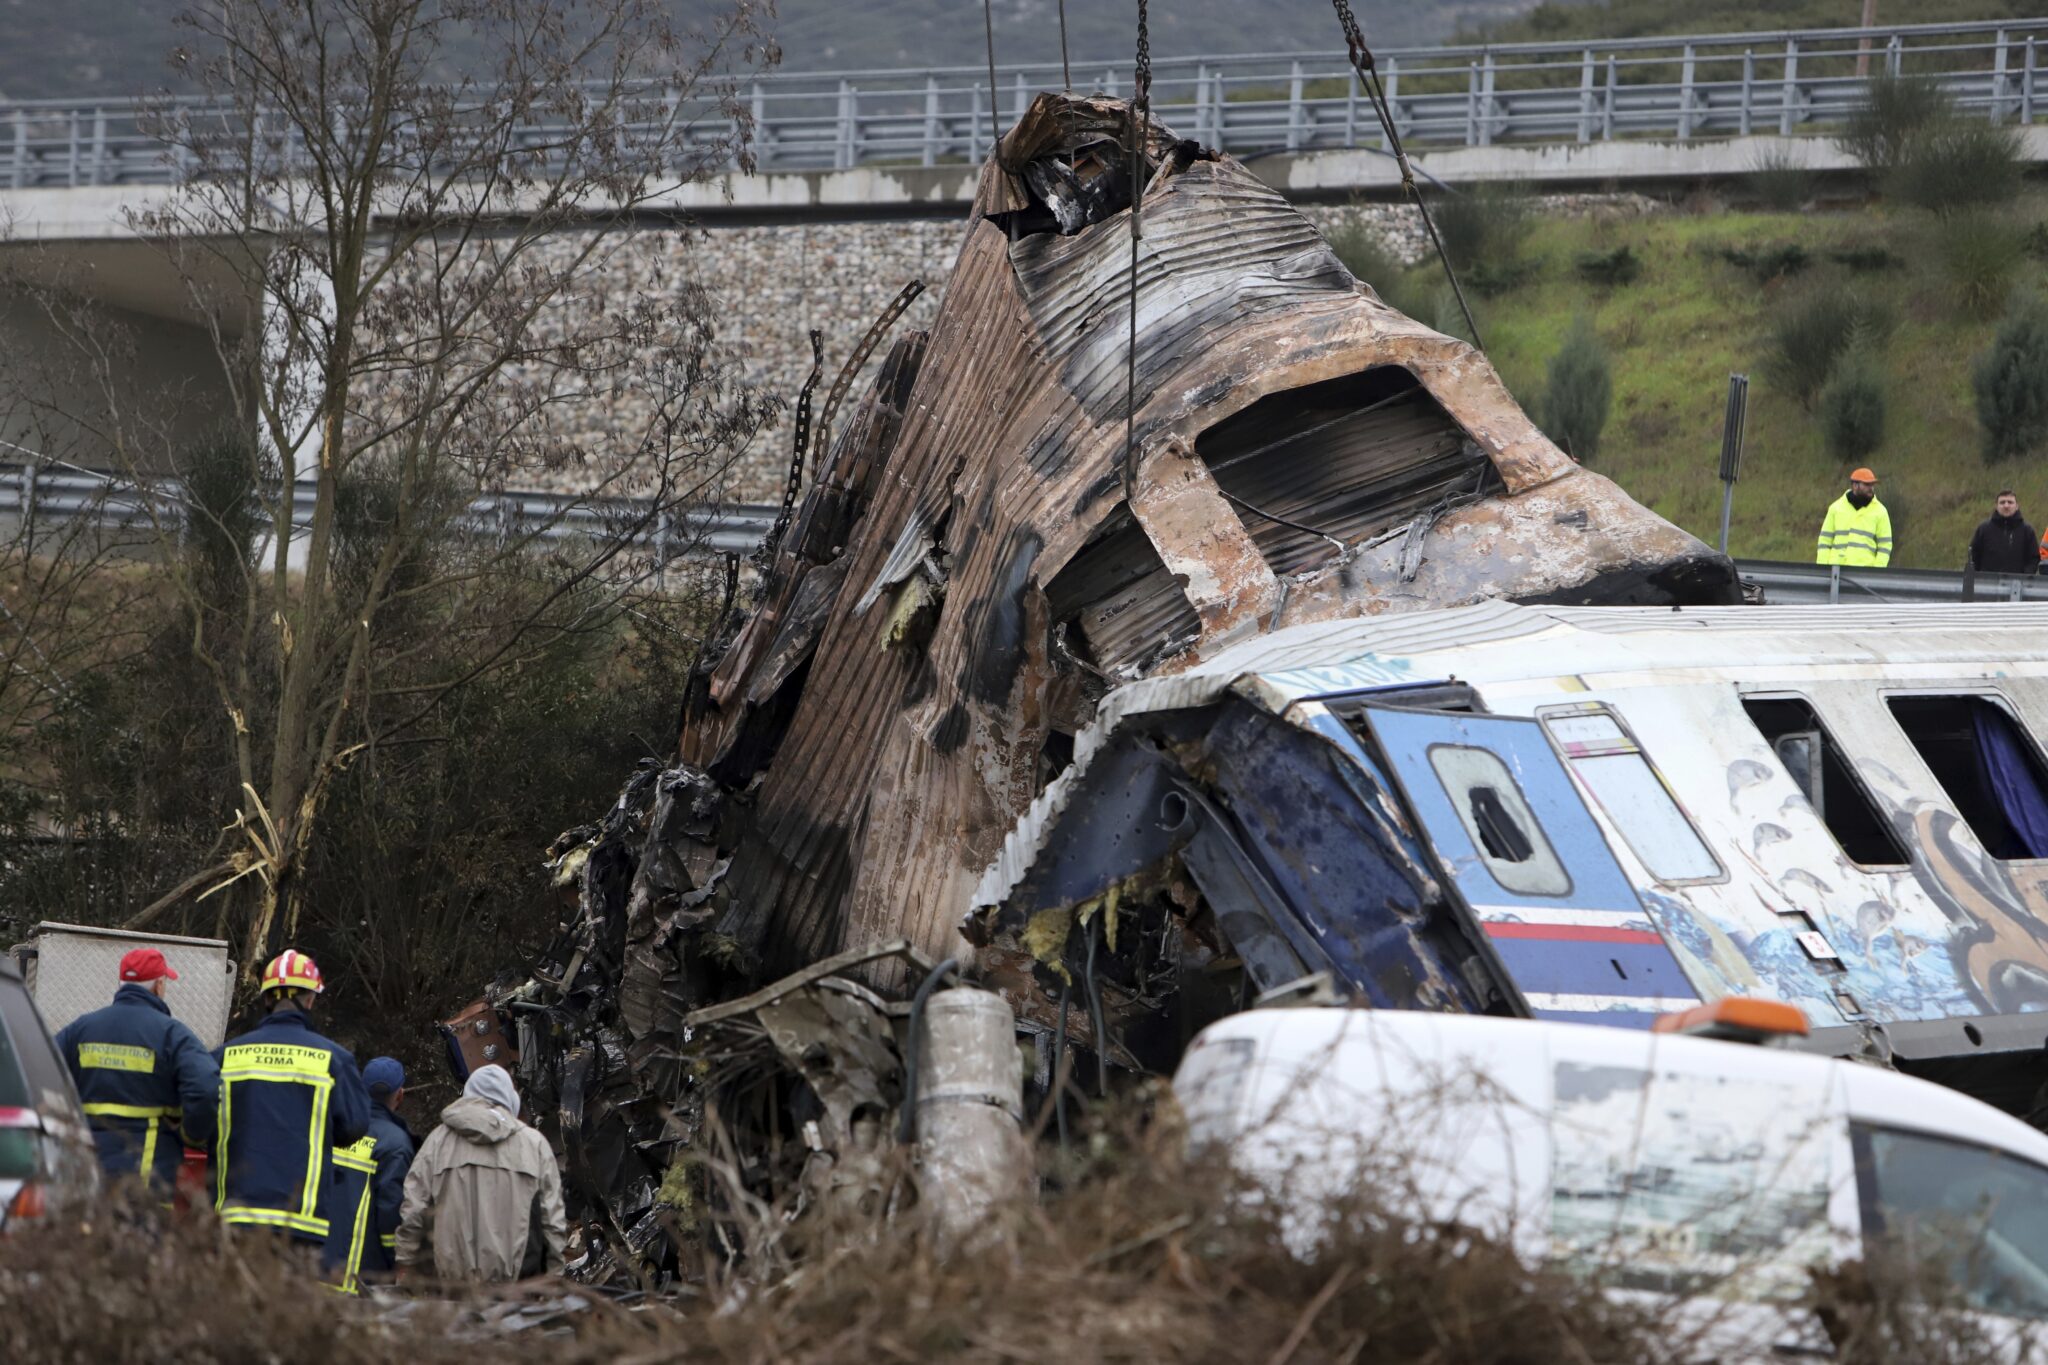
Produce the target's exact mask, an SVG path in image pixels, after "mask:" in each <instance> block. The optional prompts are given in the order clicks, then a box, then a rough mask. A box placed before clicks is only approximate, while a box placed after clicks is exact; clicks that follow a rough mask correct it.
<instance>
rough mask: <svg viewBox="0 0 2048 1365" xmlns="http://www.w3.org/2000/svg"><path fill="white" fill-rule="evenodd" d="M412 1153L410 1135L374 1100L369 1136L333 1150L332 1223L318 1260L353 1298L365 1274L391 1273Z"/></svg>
mask: <svg viewBox="0 0 2048 1365" xmlns="http://www.w3.org/2000/svg"><path fill="white" fill-rule="evenodd" d="M412 1149H413V1141H412V1133H411V1131H410V1130H408V1129H407V1128H406V1127H405V1125H404V1124H402V1123H400V1122H399V1121H398V1120H397V1119H396V1118H395V1117H394V1116H393V1115H392V1113H391V1111H390V1110H389V1109H387V1108H385V1107H384V1106H383V1105H382V1104H380V1103H378V1102H377V1101H376V1100H374V1099H373V1100H371V1101H370V1131H369V1133H368V1134H367V1135H366V1136H365V1137H364V1138H363V1139H362V1140H361V1141H360V1142H357V1143H356V1144H355V1145H354V1146H352V1147H337V1148H335V1149H334V1187H333V1198H334V1223H333V1225H332V1226H331V1227H330V1228H329V1229H328V1232H327V1246H326V1249H325V1250H324V1251H323V1252H322V1253H321V1257H320V1262H321V1267H322V1269H323V1270H325V1272H326V1274H327V1278H328V1279H329V1280H330V1281H332V1282H333V1283H334V1284H335V1285H336V1286H338V1287H339V1288H341V1289H342V1290H344V1291H346V1292H348V1293H350V1294H353V1293H355V1292H356V1291H357V1288H358V1286H359V1284H360V1283H361V1279H362V1276H363V1274H364V1272H368V1273H369V1274H370V1275H371V1276H373V1277H376V1276H386V1277H388V1276H389V1274H390V1272H391V1270H392V1267H393V1264H394V1263H393V1260H392V1254H391V1253H392V1247H393V1244H394V1243H395V1242H396V1241H397V1236H398V1215H399V1208H400V1206H401V1205H402V1204H403V1202H404V1200H405V1174H406V1171H407V1169H408V1168H410V1167H411V1165H412Z"/></svg>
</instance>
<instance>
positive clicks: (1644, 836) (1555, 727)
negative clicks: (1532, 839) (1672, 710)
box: [1537, 706, 1723, 882]
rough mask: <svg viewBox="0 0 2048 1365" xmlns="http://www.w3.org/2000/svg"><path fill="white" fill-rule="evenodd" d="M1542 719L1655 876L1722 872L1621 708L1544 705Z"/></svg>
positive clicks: (1700, 877)
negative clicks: (1623, 719) (1626, 724)
mask: <svg viewBox="0 0 2048 1365" xmlns="http://www.w3.org/2000/svg"><path fill="white" fill-rule="evenodd" d="M1537 719H1538V720H1540V721H1542V722H1543V728H1544V729H1545V730H1547V731H1548V732H1549V733H1550V738H1551V740H1552V742H1554V743H1555V744H1556V745H1557V747H1558V748H1559V749H1561V750H1563V752H1564V757H1565V762H1566V763H1567V764H1569V765H1570V767H1571V770H1572V772H1573V773H1574V774H1575V775H1576V776H1577V777H1578V779H1579V781H1580V782H1581V783H1583V784H1584V785H1585V787H1586V790H1588V791H1590V792H1591V793H1592V794H1593V799H1594V800H1595V801H1596V802H1598V803H1599V805H1600V809H1601V810H1602V811H1603V812H1604V813H1605V814H1606V816H1607V818H1608V820H1609V821H1611V822H1612V823H1613V825H1614V827H1615V829H1617V830H1618V831H1620V833H1621V837H1622V839H1623V840H1625V841H1626V842H1627V844H1628V846H1629V847H1630V848H1631V849H1633V850H1634V851H1635V855H1636V857H1638V858H1639V859H1641V860H1642V863H1643V866H1644V867H1646V868H1648V869H1649V871H1650V875H1651V876H1653V877H1655V878H1656V879H1657V880H1658V881H1660V882H1703V881H1714V880H1717V879H1718V878H1720V877H1721V876H1722V875H1723V872H1722V869H1721V864H1720V862H1719V860H1717V859H1716V858H1715V857H1714V854H1713V851H1712V850H1710V849H1709V848H1708V847H1707V844H1706V841H1705V840H1704V839H1702V838H1700V836H1699V831H1697V830H1695V829H1694V828H1693V825H1692V820H1691V819H1690V818H1689V817H1688V816H1687V815H1686V813H1685V810H1684V808H1683V807H1682V806H1680V805H1679V804H1678V798H1677V797H1675V796H1673V795H1672V794H1671V789H1670V788H1669V787H1667V786H1665V785H1664V779H1663V776H1662V775H1661V774H1659V773H1658V771H1657V770H1656V768H1655V767H1653V766H1652V765H1651V763H1650V758H1649V755H1647V754H1645V753H1644V752H1643V750H1642V747H1641V746H1640V745H1638V744H1637V743H1636V742H1635V737H1634V736H1633V735H1631V734H1630V733H1629V732H1628V730H1627V729H1626V728H1624V727H1623V725H1622V723H1621V718H1620V717H1619V716H1617V715H1616V714H1615V713H1614V712H1613V711H1611V710H1609V709H1608V708H1607V707H1605V706H1585V707H1577V706H1574V707H1565V708H1561V709H1558V710H1544V711H1539V712H1537Z"/></svg>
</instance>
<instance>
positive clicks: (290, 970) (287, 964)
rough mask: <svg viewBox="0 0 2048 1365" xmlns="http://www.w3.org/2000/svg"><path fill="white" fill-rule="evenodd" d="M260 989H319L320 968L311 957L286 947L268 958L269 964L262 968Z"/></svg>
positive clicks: (265, 992) (268, 990)
mask: <svg viewBox="0 0 2048 1365" xmlns="http://www.w3.org/2000/svg"><path fill="white" fill-rule="evenodd" d="M261 991H262V992H263V993H264V994H268V993H269V992H271V991H311V992H313V993H314V994H315V995H318V994H319V993H320V991H321V985H320V968H319V965H318V964H316V963H315V962H314V961H313V959H312V958H310V957H307V956H306V955H305V954H304V953H302V952H299V951H298V950H297V949H295V948H287V949H285V950H284V951H283V952H281V953H279V954H278V955H277V956H276V957H273V958H272V959H270V965H269V966H268V967H265V968H264V969H263V985H262V987H261Z"/></svg>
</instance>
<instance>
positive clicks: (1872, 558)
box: [1813, 469, 1892, 569]
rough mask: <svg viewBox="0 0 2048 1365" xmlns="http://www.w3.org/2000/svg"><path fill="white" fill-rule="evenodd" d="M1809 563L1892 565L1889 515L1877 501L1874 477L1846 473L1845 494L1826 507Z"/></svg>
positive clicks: (1859, 472)
mask: <svg viewBox="0 0 2048 1365" xmlns="http://www.w3.org/2000/svg"><path fill="white" fill-rule="evenodd" d="M1813 562H1814V563H1816V564H1840V565H1842V566H1843V567H1844V568H1855V569H1873V568H1875V569H1882V568H1883V567H1884V566H1885V565H1887V564H1889V563H1891V562H1892V515H1891V513H1889V512H1887V511H1885V510H1884V504H1883V503H1881V502H1879V501H1878V500H1877V475H1875V474H1873V473H1871V472H1870V471H1869V470H1868V469H1858V470H1856V471H1855V472H1853V473H1852V474H1850V475H1849V491H1848V492H1846V493H1844V494H1842V496H1841V497H1839V498H1836V499H1835V500H1834V502H1833V503H1832V504H1831V505H1830V506H1829V507H1828V516H1827V520H1826V521H1824V522H1822V523H1821V526H1820V547H1819V551H1818V553H1816V554H1815V555H1814V557H1813Z"/></svg>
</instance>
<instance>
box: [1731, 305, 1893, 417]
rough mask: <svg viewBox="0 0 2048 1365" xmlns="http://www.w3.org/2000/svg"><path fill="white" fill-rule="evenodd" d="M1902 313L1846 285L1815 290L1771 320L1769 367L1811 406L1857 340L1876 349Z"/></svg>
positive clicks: (1784, 307)
mask: <svg viewBox="0 0 2048 1365" xmlns="http://www.w3.org/2000/svg"><path fill="white" fill-rule="evenodd" d="M1897 321H1898V319H1897V316H1896V315H1895V314H1894V313H1893V312H1892V311H1891V309H1890V308H1889V307H1887V306H1886V305H1884V304H1882V303H1880V302H1878V301H1876V300H1874V299H1868V298H1865V297H1863V296H1861V295H1859V294H1856V293H1854V292H1853V291H1850V290H1846V289H1840V288H1833V287H1828V288H1817V289H1810V290H1808V291H1807V292H1805V293H1803V294H1800V295H1799V296H1797V297H1795V298H1793V299H1790V300H1788V301H1787V302H1786V303H1785V304H1784V305H1783V306H1782V307H1781V308H1780V309H1779V311H1778V315H1777V317H1776V318H1775V319H1774V320H1773V322H1772V324H1771V332H1770V337H1769V341H1768V345H1767V349H1766V353H1765V357H1764V368H1765V370H1766V371H1767V372H1768V373H1769V374H1770V375H1771V377H1772V379H1773V380H1775V381H1776V382H1777V383H1778V384H1779V385H1781V386H1783V388H1784V389H1785V391H1786V392H1787V393H1790V394H1791V395H1792V396H1793V397H1795V398H1797V399H1798V400H1799V402H1800V403H1801V404H1802V405H1804V406H1806V407H1808V408H1811V407H1812V406H1813V402H1814V399H1815V397H1816V396H1818V395H1819V393H1820V391H1821V388H1822V386H1823V385H1825V384H1826V383H1827V382H1828V377H1829V376H1830V375H1832V374H1833V373H1834V370H1835V363H1836V362H1837V361H1839V360H1840V359H1841V358H1842V357H1843V355H1845V354H1846V353H1847V352H1848V350H1849V347H1850V345H1851V344H1852V343H1854V342H1856V341H1859V340H1860V341H1863V342H1864V343H1865V344H1867V345H1869V346H1871V347H1873V348H1876V347H1880V346H1881V345H1882V344H1883V342H1884V341H1885V340H1886V339H1887V338H1888V337H1889V336H1890V335H1891V332H1892V328H1893V327H1894V326H1895V325H1896V323H1897Z"/></svg>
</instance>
